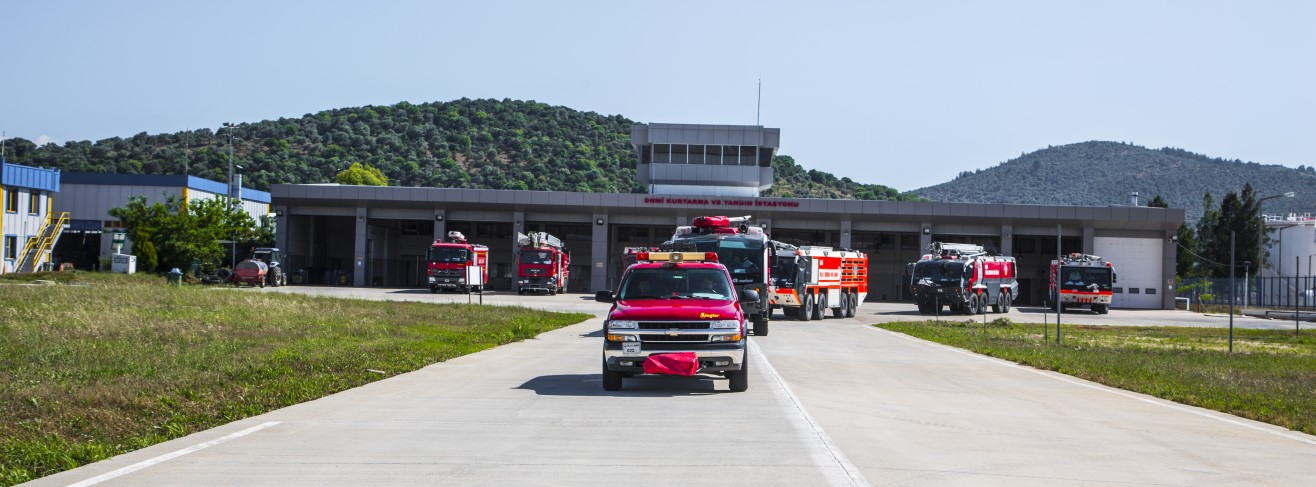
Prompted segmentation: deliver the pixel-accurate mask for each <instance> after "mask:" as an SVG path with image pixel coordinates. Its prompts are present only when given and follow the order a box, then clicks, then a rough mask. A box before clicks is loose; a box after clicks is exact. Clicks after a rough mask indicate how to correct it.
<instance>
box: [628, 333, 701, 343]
mask: <svg viewBox="0 0 1316 487" xmlns="http://www.w3.org/2000/svg"><path fill="white" fill-rule="evenodd" d="M707 341H708V335H706V334H696V335H675V336H673V335H640V342H699V343H703V342H707Z"/></svg>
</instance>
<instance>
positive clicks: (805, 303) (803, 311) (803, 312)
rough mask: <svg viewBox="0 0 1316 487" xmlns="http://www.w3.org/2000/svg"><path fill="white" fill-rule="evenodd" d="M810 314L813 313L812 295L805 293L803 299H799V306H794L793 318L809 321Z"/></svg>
mask: <svg viewBox="0 0 1316 487" xmlns="http://www.w3.org/2000/svg"><path fill="white" fill-rule="evenodd" d="M811 314H813V295H812V294H805V295H804V299H801V300H800V307H799V308H795V319H797V320H800V321H809V316H810V315H811Z"/></svg>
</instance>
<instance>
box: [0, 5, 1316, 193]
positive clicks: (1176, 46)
mask: <svg viewBox="0 0 1316 487" xmlns="http://www.w3.org/2000/svg"><path fill="white" fill-rule="evenodd" d="M0 19H4V21H3V22H0V55H2V57H0V59H4V60H5V62H4V64H3V66H4V67H3V68H2V69H4V71H5V72H4V73H0V100H3V101H0V130H4V131H6V132H7V133H8V135H9V136H17V137H23V138H26V139H29V140H40V141H46V140H50V141H54V142H57V143H62V142H65V141H70V140H99V139H103V138H107V137H113V136H130V135H133V134H136V133H139V132H149V133H160V132H176V131H180V130H184V129H189V128H190V129H196V128H201V127H210V128H212V129H213V128H217V127H219V126H220V125H221V124H222V123H224V122H226V121H233V122H254V121H258V120H263V119H273V118H279V117H300V116H302V115H304V114H307V113H313V112H317V111H320V110H326V109H332V108H341V107H353V106H362V105H385V104H393V103H397V102H400V101H404V100H405V101H409V102H412V103H423V102H431V101H449V100H454V99H458V98H462V97H469V98H498V99H501V98H512V99H519V100H531V99H533V100H537V101H541V102H545V103H550V104H554V105H564V106H568V107H571V108H575V109H579V110H586V111H594V112H598V113H602V114H620V115H623V116H625V117H628V118H630V119H632V120H635V121H638V122H674V123H726V124H753V123H754V120H755V88H756V80H757V79H759V78H760V77H761V78H762V79H763V103H762V123H763V125H766V126H769V127H779V128H781V130H782V147H781V153H783V154H786V155H791V156H794V157H795V159H796V161H797V162H799V163H800V164H802V165H803V166H805V167H806V168H816V169H820V170H824V171H828V172H832V173H834V174H836V175H838V176H849V177H850V178H852V179H855V180H858V181H862V182H868V183H879V184H885V185H888V186H893V187H895V188H897V189H900V190H911V189H916V188H919V187H923V186H928V185H932V184H936V183H940V182H944V181H946V180H949V179H951V178H952V177H954V176H955V174H956V173H958V172H959V171H964V170H973V169H978V168H986V167H990V166H993V165H995V164H997V163H1000V162H1002V161H1005V160H1007V159H1010V158H1013V157H1017V156H1019V154H1020V153H1023V152H1030V151H1033V150H1036V149H1039V148H1044V147H1046V146H1047V145H1061V144H1067V143H1073V142H1082V141H1087V140H1113V141H1123V142H1131V143H1135V144H1139V145H1144V146H1148V147H1153V148H1158V147H1164V146H1174V147H1181V148H1184V149H1188V150H1190V151H1193V152H1198V153H1203V154H1206V155H1210V156H1213V157H1225V158H1229V159H1235V158H1237V159H1243V160H1249V161H1256V162H1261V163H1267V164H1283V165H1286V166H1291V167H1297V166H1298V165H1300V164H1305V165H1314V164H1316V141H1314V140H1313V136H1316V94H1314V93H1313V86H1316V27H1313V26H1316V2H1309V1H1299V0H1294V1H1288V2H1274V1H1233V2H1218V1H1151V2H1148V1H1110V2H1055V1H1038V2H968V1H965V2H955V1H942V2H898V3H897V2H854V3H830V2H800V1H748V2H740V1H736V2H730V1H726V2H723V1H718V2H706V1H698V2H694V1H690V2H687V1H679V0H678V1H665V2H615V1H614V2H602V1H599V2H573V1H556V2H542V1H525V2H499V1H482V2H462V3H455V2H438V1H417V2H401V1H399V2H385V1H381V2H360V1H356V2H338V1H286V2H285V1H277V2H275V1H262V2H249V1H232V0H230V1H224V2H190V1H188V2H179V1H158V2H142V1H123V2H93V1H83V2H67V1H27V0H23V1H8V2H4V3H0Z"/></svg>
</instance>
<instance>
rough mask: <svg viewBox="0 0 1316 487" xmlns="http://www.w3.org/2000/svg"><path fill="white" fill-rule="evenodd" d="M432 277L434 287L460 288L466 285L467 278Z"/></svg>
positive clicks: (431, 282)
mask: <svg viewBox="0 0 1316 487" xmlns="http://www.w3.org/2000/svg"><path fill="white" fill-rule="evenodd" d="M429 277H430V287H432V288H459V287H464V286H466V279H465V278H461V277H443V276H439V277H435V276H429Z"/></svg>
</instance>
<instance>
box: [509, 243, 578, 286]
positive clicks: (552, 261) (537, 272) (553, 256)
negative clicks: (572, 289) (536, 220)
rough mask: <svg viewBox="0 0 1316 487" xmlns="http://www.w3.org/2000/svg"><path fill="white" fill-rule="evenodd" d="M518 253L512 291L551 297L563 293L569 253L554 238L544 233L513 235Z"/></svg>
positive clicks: (569, 257)
mask: <svg viewBox="0 0 1316 487" xmlns="http://www.w3.org/2000/svg"><path fill="white" fill-rule="evenodd" d="M516 241H517V243H519V244H521V250H520V252H518V254H517V264H516V292H517V294H525V293H532V292H533V293H547V294H548V295H550V296H552V295H554V294H557V293H560V292H565V291H566V290H567V269H568V268H569V266H570V265H571V253H569V252H567V250H566V246H565V245H564V244H563V243H562V240H559V239H558V238H557V237H554V236H552V235H549V234H548V233H545V232H531V233H530V234H529V235H526V234H524V233H518V234H516Z"/></svg>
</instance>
